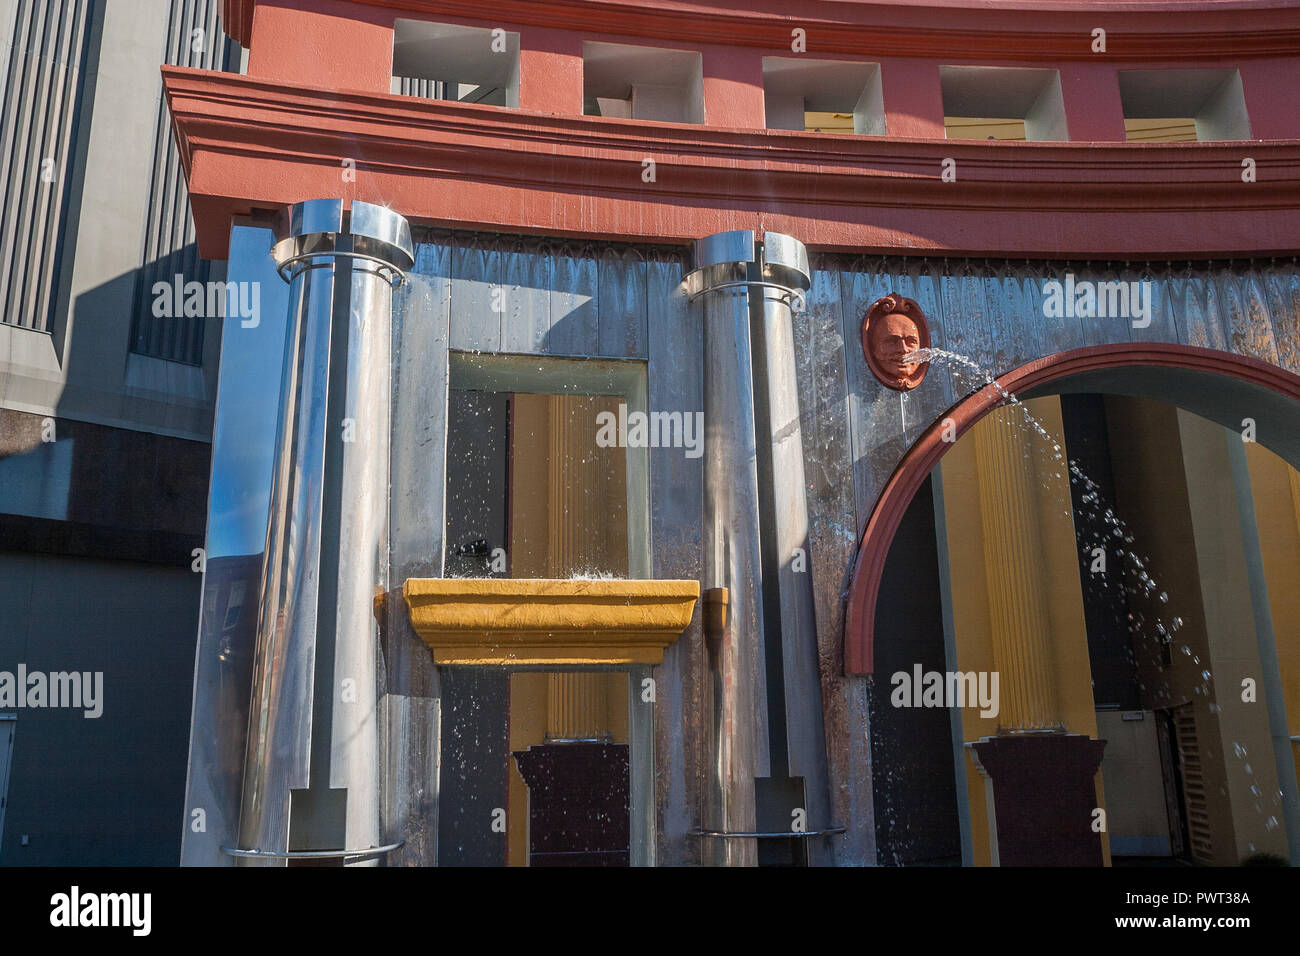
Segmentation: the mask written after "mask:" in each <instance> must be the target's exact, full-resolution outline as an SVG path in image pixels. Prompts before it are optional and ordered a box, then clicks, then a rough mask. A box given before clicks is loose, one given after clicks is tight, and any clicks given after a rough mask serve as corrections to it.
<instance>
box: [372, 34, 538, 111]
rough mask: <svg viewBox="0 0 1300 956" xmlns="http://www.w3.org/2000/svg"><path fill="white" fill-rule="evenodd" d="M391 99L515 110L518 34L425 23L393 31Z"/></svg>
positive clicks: (517, 80) (517, 94)
mask: <svg viewBox="0 0 1300 956" xmlns="http://www.w3.org/2000/svg"><path fill="white" fill-rule="evenodd" d="M391 91H392V92H393V93H400V94H403V95H405V96H419V97H423V98H425V99H434V100H456V101H458V102H461V103H484V104H487V105H489V106H511V107H517V106H519V34H518V33H509V32H507V31H505V30H501V29H496V30H489V29H485V28H481V27H461V26H455V25H453V24H449V23H427V22H425V21H423V20H398V21H397V22H396V23H395V24H394V30H393V83H392V87H391Z"/></svg>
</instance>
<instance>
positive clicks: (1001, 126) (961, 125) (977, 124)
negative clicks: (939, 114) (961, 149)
mask: <svg viewBox="0 0 1300 956" xmlns="http://www.w3.org/2000/svg"><path fill="white" fill-rule="evenodd" d="M943 131H944V133H945V134H946V135H947V137H948V138H949V139H984V140H989V139H999V140H1008V141H1010V142H1021V143H1023V142H1024V141H1025V138H1026V137H1025V121H1024V120H1022V119H1015V118H1014V117H1010V118H1009V117H1001V118H998V117H989V116H945V117H944V118H943Z"/></svg>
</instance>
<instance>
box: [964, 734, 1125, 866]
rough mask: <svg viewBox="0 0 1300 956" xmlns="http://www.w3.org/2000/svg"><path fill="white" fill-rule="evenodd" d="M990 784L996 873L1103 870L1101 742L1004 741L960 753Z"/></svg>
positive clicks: (1066, 738) (1055, 737) (1016, 737)
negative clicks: (999, 869)
mask: <svg viewBox="0 0 1300 956" xmlns="http://www.w3.org/2000/svg"><path fill="white" fill-rule="evenodd" d="M966 746H967V747H968V748H969V749H970V752H971V756H972V757H973V758H974V760H975V766H976V767H977V768H978V769H979V771H980V773H981V774H983V775H984V777H985V778H986V779H987V780H988V782H989V790H990V791H991V792H990V795H989V801H990V803H991V805H992V809H991V811H990V814H989V817H990V823H991V825H992V826H993V827H994V828H995V832H994V833H992V834H990V837H991V838H992V841H991V843H992V848H993V861H994V863H995V865H999V866H1101V865H1102V863H1103V857H1102V850H1101V834H1100V833H1097V832H1094V831H1093V810H1094V809H1096V807H1097V788H1096V785H1095V783H1094V777H1095V776H1096V774H1097V768H1098V767H1100V766H1101V755H1102V751H1103V750H1104V749H1105V747H1106V741H1104V740H1093V739H1092V738H1091V737H1087V736H1084V735H1083V734H1032V735H1031V734H1025V735H1021V734H1003V735H999V736H997V737H984V738H981V739H980V740H979V741H978V742H977V743H968V744H967V745H966Z"/></svg>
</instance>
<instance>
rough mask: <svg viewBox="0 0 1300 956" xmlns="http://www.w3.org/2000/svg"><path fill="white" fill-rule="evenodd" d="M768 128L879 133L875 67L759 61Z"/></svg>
mask: <svg viewBox="0 0 1300 956" xmlns="http://www.w3.org/2000/svg"><path fill="white" fill-rule="evenodd" d="M763 103H764V109H765V112H766V122H767V128H768V129H796V130H805V131H807V132H810V133H811V132H816V133H864V134H868V135H872V136H883V135H884V134H885V106H884V101H883V98H882V95H881V89H880V65H879V64H878V63H856V62H850V61H844V60H803V59H794V58H790V57H779V56H765V57H763Z"/></svg>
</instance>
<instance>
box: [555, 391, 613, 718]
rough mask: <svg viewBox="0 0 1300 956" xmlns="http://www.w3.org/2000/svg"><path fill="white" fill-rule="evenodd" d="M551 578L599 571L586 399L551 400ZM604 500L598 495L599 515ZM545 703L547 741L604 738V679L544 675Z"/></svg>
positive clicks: (596, 480)
mask: <svg viewBox="0 0 1300 956" xmlns="http://www.w3.org/2000/svg"><path fill="white" fill-rule="evenodd" d="M550 405H551V428H550V437H551V454H550V475H549V486H550V505H549V507H548V508H547V514H548V515H549V516H550V535H549V539H550V540H549V548H548V558H549V560H548V564H549V572H550V576H551V577H553V578H567V577H569V576H570V575H573V574H575V573H580V572H582V571H590V570H591V569H593V568H595V567H598V566H603V565H604V560H603V559H604V558H605V555H603V554H601V553H600V552H602V551H604V548H603V547H601V545H602V544H603V540H601V539H600V538H599V537H598V534H597V532H598V531H599V530H600V528H599V526H600V524H601V523H602V520H601V519H603V518H604V514H603V513H598V514H596V515H595V516H594V517H595V519H596V520H594V521H593V520H590V518H591V517H593V516H591V515H589V514H588V511H589V509H590V506H591V504H592V503H591V502H589V501H588V499H589V497H590V496H591V495H593V494H596V493H597V492H598V490H599V489H601V479H602V476H598V475H595V474H589V473H590V472H593V471H595V469H597V468H599V467H601V465H602V464H603V463H601V462H600V461H599V460H598V458H597V456H595V455H594V454H593V450H594V449H595V447H596V412H597V410H598V406H597V404H596V402H594V401H593V400H592V399H590V398H587V397H585V396H574V395H552V396H551V402H550ZM604 497H605V496H604V495H603V494H602V495H599V498H600V500H599V501H597V502H596V504H598V505H600V506H601V508H600V511H601V512H603V511H604V508H603V505H604ZM548 677H549V680H548V684H547V702H546V739H547V740H597V739H600V740H604V739H608V737H609V732H608V728H606V727H605V717H606V713H607V711H608V701H607V700H606V684H607V683H608V681H607V679H606V675H604V674H582V673H572V672H565V673H556V674H550V675H548Z"/></svg>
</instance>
